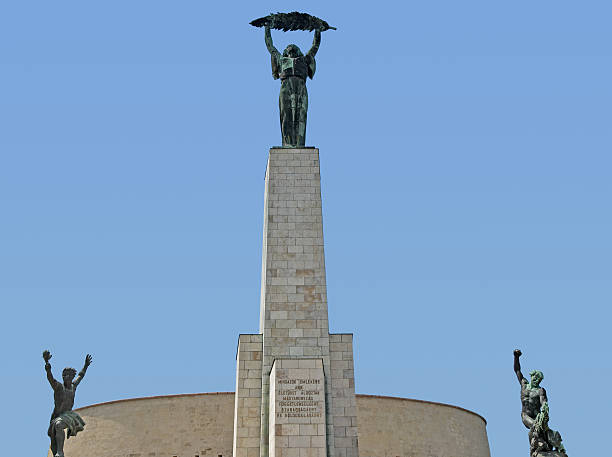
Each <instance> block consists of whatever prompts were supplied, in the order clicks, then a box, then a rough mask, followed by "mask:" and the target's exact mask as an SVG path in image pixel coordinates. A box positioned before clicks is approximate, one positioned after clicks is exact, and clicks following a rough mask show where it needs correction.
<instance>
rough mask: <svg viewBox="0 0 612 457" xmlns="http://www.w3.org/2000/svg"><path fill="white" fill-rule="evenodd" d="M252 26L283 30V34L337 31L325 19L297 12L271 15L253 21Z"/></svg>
mask: <svg viewBox="0 0 612 457" xmlns="http://www.w3.org/2000/svg"><path fill="white" fill-rule="evenodd" d="M250 24H251V25H252V26H253V27H270V28H271V29H276V30H282V31H283V32H287V31H289V30H308V31H309V32H312V31H313V30H315V29H319V30H320V31H321V32H324V31H326V30H330V29H331V30H336V27H330V25H329V24H328V23H327V22H325V21H324V20H323V19H319V18H318V17H315V16H311V15H310V14H306V13H298V12H297V11H294V12H292V13H276V14H269V15H268V16H264V17H260V18H259V19H255V20H253V21H251V22H250Z"/></svg>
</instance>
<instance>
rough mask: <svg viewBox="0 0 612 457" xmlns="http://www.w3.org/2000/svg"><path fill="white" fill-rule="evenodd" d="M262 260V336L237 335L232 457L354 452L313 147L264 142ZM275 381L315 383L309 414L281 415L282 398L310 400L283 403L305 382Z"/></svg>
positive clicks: (343, 337) (354, 455)
mask: <svg viewBox="0 0 612 457" xmlns="http://www.w3.org/2000/svg"><path fill="white" fill-rule="evenodd" d="M262 257H263V259H262V286H261V304H260V329H259V334H256V335H241V336H240V339H239V342H238V354H237V374H236V403H235V413H234V449H233V451H234V457H281V456H282V457H286V456H289V457H323V455H321V452H322V451H321V449H325V457H358V450H357V449H358V444H357V408H356V402H355V382H354V372H353V346H352V335H351V334H340V335H330V333H329V323H328V314H327V288H326V278H325V256H324V248H323V221H322V211H321V177H320V169H319V150H318V149H315V148H300V149H289V148H272V149H270V156H269V159H268V167H267V170H266V187H265V197H264V235H263V255H262ZM313 363H314V364H315V365H316V367H312V368H311V367H310V366H311V365H312V364H313ZM293 370H298V371H293ZM299 370H318V371H317V373H319V374H318V375H317V376H315V373H314V372H310V371H308V376H306V374H305V373H306V372H304V373H302V372H301V371H299ZM291 373H302V374H300V375H299V376H298V375H297V374H296V375H295V376H293V375H292V374H291ZM302 375H303V376H302ZM281 379H282V380H291V379H294V380H296V383H297V384H296V386H300V384H299V380H314V379H318V380H319V381H320V383H319V384H317V386H320V387H319V389H320V390H316V392H317V393H316V395H315V394H314V392H313V393H312V395H308V396H305V397H313V398H315V397H316V398H319V397H320V398H321V400H316V402H318V403H317V404H318V405H319V406H317V407H320V409H321V411H320V413H321V416H319V417H316V419H317V420H316V421H314V419H315V417H314V416H312V417H299V416H291V415H287V416H286V417H285V416H283V415H282V414H283V411H282V408H283V406H281V405H280V404H281V403H283V402H297V403H302V402H307V401H315V400H289V399H288V398H291V397H294V396H295V397H296V398H298V397H300V398H301V397H302V396H301V395H298V393H297V391H298V390H302V389H297V388H296V389H281V388H279V387H278V386H279V384H278V383H279V382H280V380H281ZM275 383H276V384H275ZM304 389H306V390H308V391H314V390H315V389H314V385H311V386H310V388H308V389H307V387H306V386H304ZM291 390H295V391H296V392H295V393H296V395H289V394H287V395H282V394H280V393H279V392H284V391H287V392H288V391H291ZM284 397H287V398H286V399H285V400H281V398H284ZM285 406H286V405H285ZM286 407H287V408H291V407H289V406H286ZM295 407H296V408H302V406H295ZM309 407H310V406H309ZM312 407H314V406H312ZM278 408H281V411H279V410H278ZM298 412H299V413H301V411H298ZM312 413H313V414H315V413H314V411H313V412H312ZM278 414H281V416H280V417H279V416H278ZM287 414H289V411H287ZM298 419H308V420H309V422H300V421H299V420H298ZM279 421H280V422H279ZM287 421H288V422H287ZM315 425H316V434H315V431H314V426H315ZM323 430H325V434H324V435H322V433H323ZM285 433H286V434H285ZM285 437H287V440H285ZM285 441H286V442H287V446H288V447H287V448H284V447H282V446H284V444H285ZM307 442H308V443H309V444H306V443H307ZM291 443H293V446H292V445H291ZM284 449H288V450H287V451H285V450H284ZM291 449H295V450H294V451H292V450H291Z"/></svg>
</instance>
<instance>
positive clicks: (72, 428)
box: [43, 351, 92, 457]
mask: <svg viewBox="0 0 612 457" xmlns="http://www.w3.org/2000/svg"><path fill="white" fill-rule="evenodd" d="M43 359H44V360H45V371H46V372H47V379H48V380H49V384H51V388H52V389H53V397H54V400H55V408H54V409H53V414H51V421H50V423H49V430H48V431H47V434H48V435H49V438H51V452H52V453H53V456H54V457H64V429H67V430H68V433H67V437H68V438H70V437H71V436H76V434H77V433H78V432H80V431H82V430H83V428H84V427H85V422H84V421H83V419H81V416H79V415H78V414H77V413H75V412H74V411H72V407H73V406H74V394H75V392H76V388H77V386H78V385H79V383H80V382H81V381H82V380H83V377H84V376H85V372H86V371H87V367H88V366H89V365H91V362H92V358H91V355H89V354H87V356H86V357H85V365H84V366H83V369H82V370H81V371H80V372H79V375H78V376H77V377H76V379H75V378H74V376H75V375H76V370H75V369H74V368H64V370H63V371H62V380H63V383H61V382H59V381H57V380H56V379H55V378H54V377H53V374H52V373H51V364H50V363H49V360H50V359H51V353H50V352H49V351H44V352H43Z"/></svg>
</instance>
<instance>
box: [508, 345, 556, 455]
mask: <svg viewBox="0 0 612 457" xmlns="http://www.w3.org/2000/svg"><path fill="white" fill-rule="evenodd" d="M522 354H523V353H522V352H521V351H520V349H515V350H514V372H515V373H516V377H517V378H518V381H519V383H520V384H521V404H522V411H521V419H522V420H523V424H524V425H525V427H527V428H528V429H529V447H530V454H529V455H530V457H567V454H566V452H565V448H564V447H563V444H562V443H561V435H560V434H559V432H557V431H554V430H551V429H550V428H549V427H548V420H549V414H548V413H549V408H548V398H547V396H546V390H545V389H544V388H543V387H540V382H542V380H543V379H544V374H543V373H542V372H541V371H539V370H533V371H532V372H530V373H529V374H530V376H531V381H527V380H526V379H525V377H524V376H523V373H522V372H521V363H520V361H519V358H520V357H521V355H522Z"/></svg>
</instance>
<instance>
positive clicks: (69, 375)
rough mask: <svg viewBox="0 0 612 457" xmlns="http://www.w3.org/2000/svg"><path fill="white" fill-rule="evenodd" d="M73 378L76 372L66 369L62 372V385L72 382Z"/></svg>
mask: <svg viewBox="0 0 612 457" xmlns="http://www.w3.org/2000/svg"><path fill="white" fill-rule="evenodd" d="M75 376H76V370H75V369H74V368H71V367H66V368H64V370H63V371H62V379H63V380H64V383H67V382H68V383H70V382H72V380H73V379H74V377H75Z"/></svg>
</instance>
